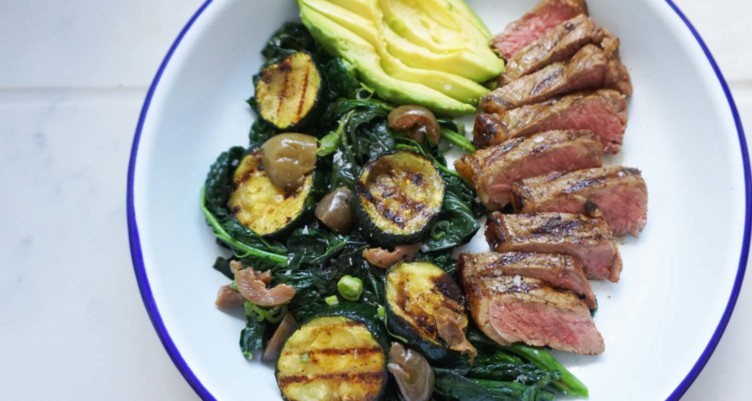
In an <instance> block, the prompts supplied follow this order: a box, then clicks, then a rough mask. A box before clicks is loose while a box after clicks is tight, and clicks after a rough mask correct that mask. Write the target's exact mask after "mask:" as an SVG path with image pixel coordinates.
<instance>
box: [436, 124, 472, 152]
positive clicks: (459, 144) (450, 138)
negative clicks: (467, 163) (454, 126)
mask: <svg viewBox="0 0 752 401" xmlns="http://www.w3.org/2000/svg"><path fill="white" fill-rule="evenodd" d="M441 137H442V138H444V139H446V140H447V142H449V143H451V144H452V145H453V146H454V147H456V148H458V149H461V150H464V151H465V152H468V153H470V152H475V145H473V143H472V142H470V140H469V139H467V138H466V137H465V136H464V135H462V134H460V133H459V132H454V131H452V130H450V129H446V128H443V129H442V130H441Z"/></svg>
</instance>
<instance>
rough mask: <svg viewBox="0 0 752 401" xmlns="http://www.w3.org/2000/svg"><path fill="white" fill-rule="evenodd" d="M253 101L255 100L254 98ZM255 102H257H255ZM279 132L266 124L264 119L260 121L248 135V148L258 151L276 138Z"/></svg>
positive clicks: (255, 123) (256, 122) (252, 126)
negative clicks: (273, 137) (272, 138)
mask: <svg viewBox="0 0 752 401" xmlns="http://www.w3.org/2000/svg"><path fill="white" fill-rule="evenodd" d="M252 99H253V98H252ZM254 102H255V100H254ZM276 133H277V132H276V131H275V130H274V127H273V126H272V125H271V124H269V123H267V122H265V121H264V120H262V119H258V120H256V121H254V122H253V125H251V131H250V132H249V133H248V144H249V145H248V148H249V149H256V148H260V147H261V145H263V144H264V142H266V141H267V140H268V139H269V138H271V137H272V136H274V135H275V134H276Z"/></svg>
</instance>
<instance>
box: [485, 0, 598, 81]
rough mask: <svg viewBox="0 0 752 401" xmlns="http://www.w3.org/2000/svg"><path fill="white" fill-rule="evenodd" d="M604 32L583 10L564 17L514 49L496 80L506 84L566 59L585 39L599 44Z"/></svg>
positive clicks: (587, 41) (586, 42)
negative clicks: (567, 17)
mask: <svg viewBox="0 0 752 401" xmlns="http://www.w3.org/2000/svg"><path fill="white" fill-rule="evenodd" d="M605 36H611V34H610V33H608V31H606V30H605V29H601V28H598V27H597V26H596V25H595V22H593V20H592V19H591V18H590V17H588V16H587V15H585V14H580V15H578V16H576V17H574V18H572V19H569V20H566V21H564V22H562V23H561V24H559V25H557V26H556V27H555V28H553V29H550V30H549V31H548V32H546V33H544V34H543V35H542V36H541V37H539V38H538V39H536V40H535V41H534V42H532V43H530V44H529V45H527V46H525V48H523V49H521V50H519V51H518V52H517V53H515V54H514V56H512V58H510V59H509V60H508V62H507V66H506V68H505V69H504V74H503V75H502V76H501V78H500V81H499V83H500V84H501V85H506V84H508V83H510V82H512V81H514V80H515V79H517V78H519V77H521V76H523V75H527V74H530V73H533V72H535V71H538V70H540V69H541V68H543V67H545V66H547V65H548V64H551V63H553V62H557V61H563V60H566V59H568V58H570V57H572V56H573V55H574V54H575V53H577V50H580V49H581V48H582V46H585V45H586V44H588V43H593V44H599V43H600V42H601V41H602V40H603V38H604V37H605Z"/></svg>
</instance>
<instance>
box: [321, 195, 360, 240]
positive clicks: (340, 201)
mask: <svg viewBox="0 0 752 401" xmlns="http://www.w3.org/2000/svg"><path fill="white" fill-rule="evenodd" d="M351 198H352V192H350V190H349V189H347V188H344V187H342V188H337V189H335V190H334V191H332V192H330V193H328V194H326V196H324V197H323V198H321V200H320V201H319V203H318V204H317V205H316V212H315V213H316V217H317V218H318V219H319V220H321V222H322V223H324V224H325V225H326V226H327V227H329V228H331V229H332V230H334V231H336V232H338V233H341V234H346V233H348V232H350V230H351V229H352V226H353V212H352V206H350V199H351Z"/></svg>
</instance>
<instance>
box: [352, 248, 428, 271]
mask: <svg viewBox="0 0 752 401" xmlns="http://www.w3.org/2000/svg"><path fill="white" fill-rule="evenodd" d="M420 246H421V244H413V245H398V246H396V247H394V250H393V251H390V250H388V249H384V248H368V249H364V250H363V257H364V258H365V259H366V260H367V261H368V263H370V264H372V265H374V266H376V267H381V268H382V269H387V268H389V267H390V266H392V265H394V264H397V263H399V262H409V261H411V260H413V258H414V257H415V254H417V253H418V251H419V250H420Z"/></svg>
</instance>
